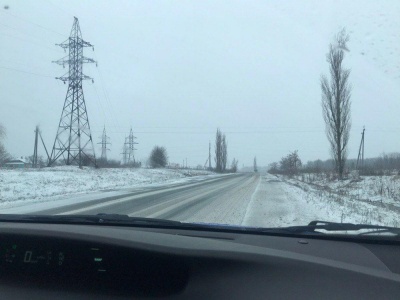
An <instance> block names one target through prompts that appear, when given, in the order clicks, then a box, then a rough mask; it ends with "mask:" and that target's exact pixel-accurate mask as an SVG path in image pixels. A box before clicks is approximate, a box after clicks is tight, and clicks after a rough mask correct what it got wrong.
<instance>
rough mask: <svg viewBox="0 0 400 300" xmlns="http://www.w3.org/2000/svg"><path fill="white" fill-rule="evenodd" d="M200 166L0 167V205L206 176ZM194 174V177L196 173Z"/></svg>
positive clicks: (208, 173) (206, 172) (209, 173)
mask: <svg viewBox="0 0 400 300" xmlns="http://www.w3.org/2000/svg"><path fill="white" fill-rule="evenodd" d="M212 174H214V173H212V172H208V171H203V170H178V169H174V170H173V169H122V168H118V169H93V168H83V169H79V168H77V167H75V166H63V167H53V168H43V169H26V170H8V169H0V207H2V206H7V205H9V204H10V203H13V204H16V203H18V204H23V203H32V202H37V201H43V200H45V199H49V198H53V197H57V196H62V195H69V194H77V193H88V192H93V191H100V190H110V189H121V188H131V187H140V186H147V185H156V184H172V183H179V182H185V181H188V180H191V177H193V176H203V177H204V176H209V175H212ZM196 178H197V177H196Z"/></svg>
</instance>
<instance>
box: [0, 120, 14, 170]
mask: <svg viewBox="0 0 400 300" xmlns="http://www.w3.org/2000/svg"><path fill="white" fill-rule="evenodd" d="M5 136H6V129H5V128H4V126H3V125H2V124H0V164H2V163H3V162H5V161H7V160H9V159H10V158H11V156H10V155H9V154H8V152H7V151H6V148H5V147H4V145H3V143H2V140H3V138H4V137H5Z"/></svg>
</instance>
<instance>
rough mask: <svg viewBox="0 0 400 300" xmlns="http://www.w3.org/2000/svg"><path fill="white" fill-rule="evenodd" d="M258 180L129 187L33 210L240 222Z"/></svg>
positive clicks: (254, 176)
mask: <svg viewBox="0 0 400 300" xmlns="http://www.w3.org/2000/svg"><path fill="white" fill-rule="evenodd" d="M259 182H260V176H259V175H258V174H251V173H250V174H235V175H227V176H221V177H217V178H211V179H207V180H204V181H200V182H194V183H188V184H180V185H173V186H164V187H157V188H145V189H143V188H142V189H137V190H135V189H133V190H132V191H130V192H128V193H125V194H122V195H117V196H112V197H106V198H100V199H96V200H91V201H86V202H81V203H76V204H70V205H66V206H61V207H57V208H52V209H47V210H42V211H36V212H34V213H35V214H51V215H63V214H98V213H112V214H125V215H129V216H135V217H149V218H162V219H171V220H179V221H187V222H210V223H213V222H215V223H221V222H223V223H229V224H238V225H239V224H242V222H243V220H244V218H245V214H246V212H247V209H248V205H249V202H250V200H251V198H252V196H253V193H254V192H255V190H256V188H257V185H258V184H259Z"/></svg>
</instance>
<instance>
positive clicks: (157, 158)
mask: <svg viewBox="0 0 400 300" xmlns="http://www.w3.org/2000/svg"><path fill="white" fill-rule="evenodd" d="M149 160H150V165H151V167H152V168H165V166H166V165H167V163H168V155H167V149H165V147H159V146H155V147H154V148H153V150H152V151H151V154H150V159H149Z"/></svg>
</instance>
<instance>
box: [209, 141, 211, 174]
mask: <svg viewBox="0 0 400 300" xmlns="http://www.w3.org/2000/svg"><path fill="white" fill-rule="evenodd" d="M208 169H209V170H211V142H208Z"/></svg>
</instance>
